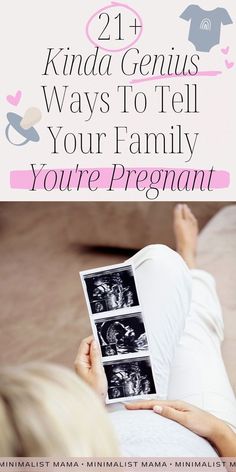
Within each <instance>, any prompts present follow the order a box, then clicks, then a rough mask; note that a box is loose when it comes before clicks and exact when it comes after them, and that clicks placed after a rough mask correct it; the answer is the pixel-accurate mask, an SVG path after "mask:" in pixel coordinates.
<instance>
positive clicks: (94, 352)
mask: <svg viewBox="0 0 236 472" xmlns="http://www.w3.org/2000/svg"><path fill="white" fill-rule="evenodd" d="M90 359H91V367H92V369H95V370H96V369H99V368H100V367H101V354H100V350H99V347H98V344H97V343H96V341H94V340H93V341H92V344H91V352H90Z"/></svg>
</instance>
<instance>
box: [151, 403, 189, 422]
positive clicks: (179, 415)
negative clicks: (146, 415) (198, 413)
mask: <svg viewBox="0 0 236 472" xmlns="http://www.w3.org/2000/svg"><path fill="white" fill-rule="evenodd" d="M153 411H154V413H157V414H158V415H161V416H164V417H165V418H168V419H169V420H173V421H177V423H182V421H183V415H184V412H183V411H179V410H176V409H175V408H172V407H170V406H160V405H155V406H154V407H153Z"/></svg>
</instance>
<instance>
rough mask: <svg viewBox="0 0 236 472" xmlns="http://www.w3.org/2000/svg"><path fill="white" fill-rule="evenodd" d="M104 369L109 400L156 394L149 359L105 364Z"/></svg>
mask: <svg viewBox="0 0 236 472" xmlns="http://www.w3.org/2000/svg"><path fill="white" fill-rule="evenodd" d="M104 369H105V373H106V377H107V382H108V398H109V400H118V399H121V398H125V397H137V396H140V395H142V396H143V395H153V394H155V393H156V388H155V383H154V380H153V375H152V368H151V363H150V358H149V357H143V358H136V359H127V360H125V361H115V362H107V363H105V364H104Z"/></svg>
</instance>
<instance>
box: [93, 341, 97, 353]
mask: <svg viewBox="0 0 236 472" xmlns="http://www.w3.org/2000/svg"><path fill="white" fill-rule="evenodd" d="M92 348H93V349H94V351H96V350H97V348H98V346H97V343H96V341H93V342H92Z"/></svg>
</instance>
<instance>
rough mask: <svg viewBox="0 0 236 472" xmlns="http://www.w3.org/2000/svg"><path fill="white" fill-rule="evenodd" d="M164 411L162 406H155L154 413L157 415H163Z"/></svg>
mask: <svg viewBox="0 0 236 472" xmlns="http://www.w3.org/2000/svg"><path fill="white" fill-rule="evenodd" d="M162 410H163V408H162V406H159V405H155V406H154V407H153V411H154V412H155V413H159V414H160V413H162Z"/></svg>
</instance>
